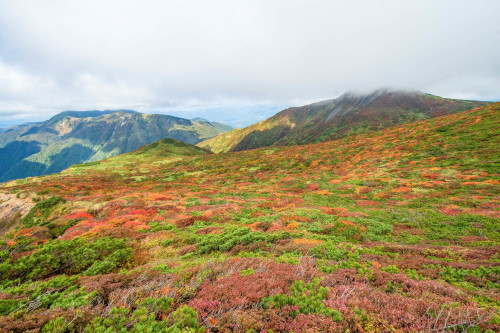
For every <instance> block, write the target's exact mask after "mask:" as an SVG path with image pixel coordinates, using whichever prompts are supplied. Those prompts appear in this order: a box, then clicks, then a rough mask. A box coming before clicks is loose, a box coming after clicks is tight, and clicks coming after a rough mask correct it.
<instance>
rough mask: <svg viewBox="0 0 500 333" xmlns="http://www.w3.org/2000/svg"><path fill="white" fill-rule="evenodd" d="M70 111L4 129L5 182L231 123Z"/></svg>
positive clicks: (0, 159)
mask: <svg viewBox="0 0 500 333" xmlns="http://www.w3.org/2000/svg"><path fill="white" fill-rule="evenodd" d="M86 112H87V111H65V112H61V113H60V114H58V115H55V116H53V117H51V118H50V119H48V120H46V121H44V122H38V123H33V124H25V125H19V126H15V127H13V128H11V129H10V130H9V129H8V130H6V131H5V132H3V133H0V181H7V180H11V179H17V178H25V177H29V176H37V175H44V174H49V173H54V172H59V171H61V170H64V169H66V168H67V167H69V166H70V165H72V164H77V163H83V162H92V161H97V160H101V159H104V158H107V157H110V156H116V155H119V154H123V153H126V152H130V151H133V150H135V149H137V148H139V147H140V146H143V145H146V144H149V143H153V142H155V141H158V140H161V139H164V138H172V139H178V140H181V141H184V142H187V143H190V144H195V143H198V142H200V141H202V140H203V139H206V138H210V137H213V136H215V135H217V134H219V133H222V132H224V131H226V130H228V129H229V127H228V126H227V125H223V124H219V123H214V122H209V121H203V122H196V121H192V120H189V119H185V118H180V117H175V116H168V115H159V114H143V113H139V112H135V111H131V110H119V111H109V110H108V111H88V112H89V113H86Z"/></svg>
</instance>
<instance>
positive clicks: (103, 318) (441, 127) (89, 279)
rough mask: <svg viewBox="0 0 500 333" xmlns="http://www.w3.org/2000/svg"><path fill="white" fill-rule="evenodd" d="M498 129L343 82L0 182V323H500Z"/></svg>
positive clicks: (481, 118) (463, 109)
mask: <svg viewBox="0 0 500 333" xmlns="http://www.w3.org/2000/svg"><path fill="white" fill-rule="evenodd" d="M396 104H397V105H399V106H398V107H397V108H396V107H394V105H396ZM101 116H108V117H111V116H113V115H101ZM115 116H116V115H115ZM141 117H142V116H141ZM75 119H77V120H71V121H81V120H78V119H80V118H75ZM320 120H321V121H320ZM190 126H191V125H190ZM196 126H198V125H196ZM225 130H227V129H225ZM31 131H32V132H33V131H35V130H31ZM61 131H64V129H61ZM259 131H260V132H259ZM59 133H60V132H59ZM210 133H211V134H210V136H215V135H216V134H214V133H215V132H210ZM5 134H6V133H4V134H2V135H5ZM212 134H213V135H212ZM217 134H218V133H217ZM30 135H36V134H35V133H34V132H33V133H31V134H30ZM54 135H56V134H54ZM499 135H500V103H485V102H471V101H458V100H446V99H441V98H439V97H436V96H432V95H427V94H423V93H418V94H417V93H402V92H386V91H379V92H376V93H374V95H370V96H364V97H360V96H354V95H351V94H346V95H344V96H342V97H340V98H339V99H337V100H332V101H327V102H323V103H317V104H312V105H309V106H305V107H302V108H292V109H288V110H285V111H283V112H281V113H279V114H277V115H276V116H274V117H272V118H270V119H268V120H266V121H263V122H260V123H257V124H255V125H252V126H250V127H249V128H245V129H237V130H234V131H230V132H227V133H223V134H219V135H218V136H215V137H214V138H212V139H208V140H207V141H203V142H201V143H199V142H200V141H201V139H200V138H201V137H200V136H198V139H197V140H195V141H196V142H191V143H198V146H193V145H191V144H189V143H186V142H181V141H178V140H174V139H172V138H162V139H161V140H159V141H156V140H155V141H156V142H154V143H151V144H148V145H145V146H142V147H140V148H138V149H136V150H134V151H132V152H128V153H125V154H121V155H118V156H111V157H110V156H104V155H102V157H103V158H104V157H106V158H105V159H103V160H97V158H95V159H92V158H90V159H88V162H87V163H83V164H75V165H72V166H71V167H69V168H67V169H65V170H63V171H62V172H59V173H54V174H50V175H44V176H38V177H28V178H22V179H17V180H12V181H10V182H6V183H2V184H0V209H2V210H3V211H4V214H2V215H0V216H1V221H0V223H1V225H2V226H5V227H2V228H1V229H0V232H1V233H2V239H3V240H2V241H1V243H0V315H1V316H0V331H2V332H126V331H127V332H128V331H130V332H244V333H249V332H498V331H500V314H499V310H500V282H499V280H500V257H499V249H500V230H499V226H500V223H499V221H500V220H499V218H500V209H499V208H500V202H499V199H500V164H499V162H500V149H499V147H500V144H499V143H500V140H499ZM134 148H135V147H134ZM4 149H5V148H4ZM214 152H216V153H214ZM89 156H90V155H89ZM82 161H83V160H82ZM66 167H68V166H66ZM5 212H7V213H5Z"/></svg>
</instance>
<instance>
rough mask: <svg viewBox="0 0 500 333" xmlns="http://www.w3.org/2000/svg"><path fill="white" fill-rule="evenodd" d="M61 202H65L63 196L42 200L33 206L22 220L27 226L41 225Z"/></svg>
mask: <svg viewBox="0 0 500 333" xmlns="http://www.w3.org/2000/svg"><path fill="white" fill-rule="evenodd" d="M60 202H64V199H63V198H61V197H51V198H48V199H45V200H43V201H40V202H39V203H37V204H36V205H35V206H33V208H31V210H30V211H29V212H28V214H26V216H25V217H23V219H22V220H21V222H22V223H23V225H24V226H25V227H26V228H29V227H32V226H35V225H41V224H43V223H45V222H47V219H48V218H49V217H50V214H52V211H53V210H54V207H55V206H56V205H57V204H58V203H60Z"/></svg>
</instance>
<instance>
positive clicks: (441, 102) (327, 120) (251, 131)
mask: <svg viewBox="0 0 500 333" xmlns="http://www.w3.org/2000/svg"><path fill="white" fill-rule="evenodd" d="M486 104H488V103H487V102H478V101H465V100H454V99H446V98H441V97H437V96H433V95H429V94H425V93H422V92H416V91H413V92H408V91H391V90H377V91H375V92H373V93H371V94H367V95H361V94H355V93H346V94H344V95H342V96H340V97H339V98H337V99H332V100H327V101H323V102H319V103H314V104H310V105H306V106H302V107H294V108H289V109H286V110H284V111H281V112H280V113H278V114H276V115H274V116H273V117H271V118H269V119H266V120H263V121H261V122H258V123H256V124H254V125H251V126H249V127H246V128H243V129H236V130H233V131H230V132H227V133H223V134H220V135H218V136H216V137H214V138H211V139H208V140H206V141H203V142H201V143H199V144H198V146H200V147H203V148H206V149H210V150H212V151H213V152H216V153H219V152H228V151H241V150H247V149H253V148H259V147H266V146H287V145H295V144H306V143H316V142H321V141H327V140H332V139H338V138H341V137H344V136H348V135H352V134H360V133H364V132H367V131H370V130H378V129H382V128H387V127H391V126H395V125H400V124H405V123H410V122H414V121H417V120H423V119H428V118H432V117H437V116H442V115H445V114H451V113H455V112H459V111H464V110H469V109H472V108H475V107H479V106H483V105H486Z"/></svg>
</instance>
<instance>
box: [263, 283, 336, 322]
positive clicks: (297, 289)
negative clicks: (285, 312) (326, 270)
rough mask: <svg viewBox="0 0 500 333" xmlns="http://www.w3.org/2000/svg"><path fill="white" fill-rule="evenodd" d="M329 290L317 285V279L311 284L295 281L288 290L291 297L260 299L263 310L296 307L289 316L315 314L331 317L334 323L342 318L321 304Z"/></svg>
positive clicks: (280, 295) (278, 295) (286, 295)
mask: <svg viewBox="0 0 500 333" xmlns="http://www.w3.org/2000/svg"><path fill="white" fill-rule="evenodd" d="M328 292H329V289H328V288H326V287H321V286H320V285H319V279H318V278H314V279H313V281H312V282H311V283H307V284H304V281H302V280H299V281H295V282H294V283H293V285H292V287H291V288H290V293H291V295H288V294H277V295H273V296H269V297H265V298H263V299H262V306H263V308H264V309H269V308H270V307H273V308H280V309H282V308H284V307H285V306H294V307H295V306H296V307H298V308H297V309H296V310H292V311H290V315H291V316H293V317H296V316H297V315H298V314H299V313H303V314H309V313H317V314H322V315H325V316H328V317H332V318H333V320H335V321H341V320H342V316H341V314H340V312H339V311H337V310H335V309H331V308H328V307H326V305H325V304H324V303H323V300H325V299H326V298H327V296H328Z"/></svg>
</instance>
